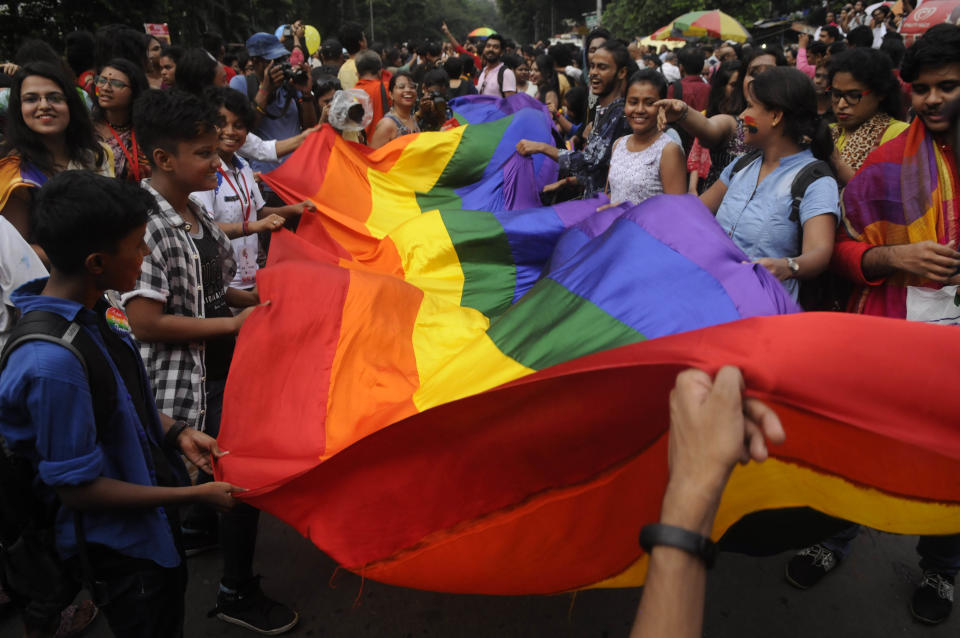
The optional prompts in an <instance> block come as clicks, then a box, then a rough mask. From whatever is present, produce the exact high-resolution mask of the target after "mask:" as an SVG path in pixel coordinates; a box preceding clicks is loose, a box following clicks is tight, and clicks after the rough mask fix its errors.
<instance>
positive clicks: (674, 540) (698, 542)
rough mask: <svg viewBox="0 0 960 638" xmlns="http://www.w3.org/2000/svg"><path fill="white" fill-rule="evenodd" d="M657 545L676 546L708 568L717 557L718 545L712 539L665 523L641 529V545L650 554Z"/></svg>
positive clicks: (645, 526)
mask: <svg viewBox="0 0 960 638" xmlns="http://www.w3.org/2000/svg"><path fill="white" fill-rule="evenodd" d="M656 545H666V546H668V547H675V548H677V549H682V550H683V551H685V552H687V553H689V554H693V555H694V556H696V557H697V558H699V559H700V560H702V561H703V563H704V565H706V567H707V569H709V568H711V567H713V563H714V561H715V560H716V559H717V546H716V545H714V543H713V541H712V540H710V539H709V538H707V537H706V536H701V535H700V534H696V533H694V532H691V531H690V530H686V529H683V528H682V527H674V526H673V525H664V524H663V523H653V524H651V525H644V527H643V529H642V530H640V547H642V548H643V551H645V552H646V553H647V554H649V553H650V552H651V550H652V549H653V548H654V546H656Z"/></svg>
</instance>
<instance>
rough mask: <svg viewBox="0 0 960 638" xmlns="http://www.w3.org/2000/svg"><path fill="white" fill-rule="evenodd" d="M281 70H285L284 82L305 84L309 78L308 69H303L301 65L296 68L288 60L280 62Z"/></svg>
mask: <svg viewBox="0 0 960 638" xmlns="http://www.w3.org/2000/svg"><path fill="white" fill-rule="evenodd" d="M280 70H281V71H283V81H284V82H292V83H293V84H303V83H304V82H306V81H307V79H308V76H307V72H306V71H304V70H303V69H301V68H300V67H299V66H298V67H296V68H294V67H293V66H292V65H291V64H290V63H289V62H286V61H284V62H281V63H280Z"/></svg>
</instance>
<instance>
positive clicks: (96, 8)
mask: <svg viewBox="0 0 960 638" xmlns="http://www.w3.org/2000/svg"><path fill="white" fill-rule="evenodd" d="M371 1H372V4H373V18H374V19H373V24H374V33H373V35H374V36H375V37H376V39H377V40H379V41H381V42H387V43H393V42H403V41H413V40H423V39H427V38H432V39H440V38H441V31H440V25H441V23H442V22H443V21H444V20H446V21H447V24H448V25H449V26H450V28H451V30H453V32H454V33H455V34H465V33H467V32H469V31H471V30H473V29H475V28H476V27H480V26H489V27H492V28H498V27H499V26H500V21H499V19H498V18H499V16H498V15H497V11H496V7H495V5H493V4H492V3H491V2H490V1H489V0H327V1H326V2H316V1H315V0H202V1H201V2H197V1H196V0H152V2H129V1H128V0H9V1H8V2H6V3H5V4H4V3H0V59H9V58H11V57H12V56H13V53H14V52H15V51H16V49H17V47H18V46H19V44H20V43H21V42H22V41H23V40H24V39H25V38H29V37H34V38H40V39H43V40H45V41H47V42H49V43H50V44H51V45H52V46H53V47H54V48H56V49H58V50H61V49H62V45H63V38H64V36H65V35H66V34H67V33H68V32H70V31H73V30H79V29H85V30H88V31H95V30H96V29H97V28H98V27H101V26H104V25H107V24H118V23H119V24H126V25H129V26H130V27H133V28H135V29H137V30H142V29H143V23H145V22H165V23H167V24H168V25H169V27H170V36H171V38H172V40H173V41H174V43H176V44H185V45H187V46H191V45H196V46H199V43H200V34H201V33H204V32H206V31H216V32H218V33H220V34H221V35H222V36H223V37H224V40H225V41H226V42H244V41H245V40H246V39H247V38H248V37H249V36H250V35H251V34H253V33H255V32H257V31H267V32H270V33H273V32H274V30H276V28H277V27H278V26H279V25H281V24H289V23H291V22H293V21H294V20H296V19H298V18H299V19H302V20H303V21H304V22H305V23H306V24H312V25H313V26H315V27H316V28H317V30H319V31H320V34H321V37H323V38H329V37H334V36H335V35H336V33H337V31H338V29H339V28H340V25H341V24H343V23H344V22H347V21H352V22H357V23H359V24H362V25H363V26H364V27H365V28H366V30H367V31H368V33H367V37H368V39H371V40H372V38H370V35H371V34H370V33H369V31H370V26H369V25H370V2H371Z"/></svg>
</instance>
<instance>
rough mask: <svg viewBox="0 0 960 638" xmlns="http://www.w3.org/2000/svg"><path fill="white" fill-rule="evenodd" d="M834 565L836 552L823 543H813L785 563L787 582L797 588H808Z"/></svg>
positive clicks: (817, 581)
mask: <svg viewBox="0 0 960 638" xmlns="http://www.w3.org/2000/svg"><path fill="white" fill-rule="evenodd" d="M836 566H837V556H836V554H834V553H833V552H832V551H830V550H829V549H827V548H826V547H824V546H823V545H814V546H813V547H808V548H806V549H805V550H803V551H801V552H800V553H798V554H797V555H796V556H794V557H793V558H791V559H790V562H789V563H787V569H786V577H787V582H788V583H790V584H791V585H793V586H794V587H796V588H798V589H809V588H811V587H813V586H814V585H816V584H817V583H819V582H820V579H821V578H823V577H824V576H826V575H827V574H828V573H829V572H831V571H832V570H833V568H835V567H836Z"/></svg>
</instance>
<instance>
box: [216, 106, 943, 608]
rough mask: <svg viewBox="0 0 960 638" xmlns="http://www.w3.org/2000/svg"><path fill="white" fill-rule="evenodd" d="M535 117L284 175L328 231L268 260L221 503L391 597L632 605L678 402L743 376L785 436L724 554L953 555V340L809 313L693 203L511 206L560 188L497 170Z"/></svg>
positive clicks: (739, 488) (334, 146) (307, 231)
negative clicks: (933, 549) (689, 384)
mask: <svg viewBox="0 0 960 638" xmlns="http://www.w3.org/2000/svg"><path fill="white" fill-rule="evenodd" d="M511 100H513V102H516V101H517V100H514V99H513V98H511ZM513 102H509V101H508V104H512V103H513ZM491 104H494V105H495V104H496V103H487V104H482V105H481V106H485V107H490V106H491ZM521 106H522V105H521ZM505 110H506V109H505ZM528 111H533V112H534V114H536V113H537V111H535V110H533V109H524V108H517V109H515V110H514V111H513V112H511V113H507V114H506V115H505V116H503V117H500V118H499V119H494V120H493V121H484V122H480V123H475V124H474V123H468V124H466V125H464V126H462V127H459V128H457V129H454V130H452V131H447V132H442V133H424V134H420V135H417V136H408V137H411V138H412V139H404V138H400V139H398V140H396V141H394V142H393V143H391V144H389V145H387V146H385V147H383V148H381V149H378V150H377V151H369V149H363V148H361V147H358V146H355V145H352V144H349V143H346V142H343V141H342V140H341V139H339V137H338V136H336V134H335V133H334V132H333V131H332V130H329V129H328V130H324V131H322V132H321V133H320V134H317V135H315V136H313V137H311V138H310V139H308V141H307V143H306V144H305V145H304V147H303V149H302V150H301V151H298V153H297V154H296V155H295V156H294V157H293V158H291V159H290V160H289V161H288V162H286V163H285V164H284V165H283V167H281V168H280V169H278V170H277V171H275V172H273V173H271V174H269V175H267V176H265V177H266V179H267V180H268V181H269V182H270V183H271V185H272V186H274V188H275V189H276V190H277V191H278V192H280V193H282V194H284V196H285V197H287V198H289V199H291V200H293V199H303V198H309V199H311V200H312V201H313V202H314V203H315V204H316V205H317V208H318V211H319V212H318V213H317V214H316V215H310V216H307V217H305V218H304V219H303V221H302V223H301V227H300V229H299V230H298V232H297V234H296V235H293V234H290V233H286V232H281V233H280V234H277V235H274V238H273V242H272V246H271V254H270V260H269V262H268V266H267V268H266V269H264V270H263V271H262V272H261V273H260V275H259V278H258V284H259V290H260V295H261V298H263V299H269V300H270V301H271V304H270V305H269V306H265V307H262V308H260V309H258V310H257V311H256V312H254V313H253V315H252V316H251V317H250V318H249V319H248V321H247V322H246V324H245V325H244V328H243V331H242V333H241V337H240V340H239V343H238V346H237V350H236V354H235V356H234V361H233V365H232V367H231V373H230V378H229V380H228V384H227V396H226V399H225V401H224V415H223V423H224V425H223V429H222V432H221V438H220V443H221V446H222V447H223V448H224V449H228V450H230V455H228V456H226V457H224V458H223V459H222V460H221V461H220V463H219V467H218V475H219V477H220V478H223V479H224V480H228V481H231V482H233V483H235V484H237V485H240V486H242V487H245V488H248V489H250V492H248V493H246V494H245V498H247V499H249V501H250V502H251V503H252V504H254V505H256V506H257V507H260V508H262V509H264V510H266V511H269V512H271V513H274V514H275V515H277V516H278V517H280V518H282V519H283V520H285V521H287V522H289V523H290V524H291V525H293V526H294V527H296V528H297V529H298V530H300V531H301V533H303V534H305V535H306V536H308V537H309V538H310V539H311V540H312V541H313V542H314V543H315V544H316V545H317V546H318V547H319V548H321V549H322V550H324V551H325V552H327V553H328V554H329V555H330V556H332V557H333V558H334V559H335V560H337V561H338V562H339V563H341V564H342V565H344V566H345V567H347V568H349V569H351V570H354V571H357V572H359V573H361V574H363V575H364V576H366V577H370V578H374V579H377V580H381V581H383V582H388V583H393V584H398V585H404V586H409V587H418V588H423V589H431V590H438V591H450V592H477V593H500V594H521V593H549V592H558V591H566V590H571V589H578V588H583V587H594V586H627V585H636V584H640V583H642V580H643V574H644V571H645V566H646V557H645V556H644V555H643V552H642V550H640V548H639V546H638V544H637V533H638V532H639V529H640V527H642V525H643V524H644V523H647V522H651V521H654V520H656V519H657V518H658V516H659V505H660V499H661V498H662V494H663V488H664V486H665V483H666V478H667V467H666V436H665V435H666V431H667V426H668V413H667V395H668V393H669V390H670V389H671V387H672V386H673V382H674V378H675V376H676V374H677V373H678V372H679V371H680V370H682V369H684V368H686V367H689V366H696V367H700V368H703V369H705V370H707V371H710V372H714V371H715V370H716V369H718V368H719V367H721V366H722V365H725V364H733V365H738V366H740V367H741V368H742V369H743V371H744V375H745V377H746V380H747V385H748V388H749V389H750V393H751V394H753V395H754V396H758V397H760V398H762V399H764V400H766V401H768V402H769V403H771V404H772V405H773V406H774V408H775V409H776V410H777V411H778V413H779V414H780V416H781V418H782V420H783V421H784V424H785V426H786V428H787V435H788V436H787V443H786V444H785V445H784V446H782V447H781V448H779V449H777V450H775V451H774V457H773V458H772V459H770V460H769V461H767V462H766V463H763V464H759V465H758V464H750V465H747V466H743V467H740V468H738V469H737V470H736V471H735V472H734V475H733V477H732V479H731V481H730V484H729V485H728V488H727V490H726V492H725V494H724V499H723V503H722V505H721V508H720V512H719V514H718V517H717V521H716V526H715V530H714V532H715V536H716V537H718V538H719V537H720V536H722V535H723V533H724V532H725V531H727V530H728V529H730V527H731V526H733V525H734V524H735V523H736V522H737V521H738V520H740V519H741V518H743V517H744V516H745V515H748V514H751V513H754V512H761V511H765V510H772V509H778V508H794V507H801V506H810V507H813V508H816V509H818V510H820V511H822V512H825V513H828V514H831V515H836V516H842V517H845V518H848V519H850V520H854V521H857V522H860V523H863V524H866V525H870V526H872V527H875V528H878V529H884V530H888V531H893V532H900V533H932V534H938V533H952V532H960V472H958V471H957V470H958V468H960V430H958V425H957V419H956V416H955V415H956V414H957V409H958V408H960V400H958V399H956V398H953V397H954V396H955V393H953V392H951V391H952V390H953V388H954V386H955V385H956V380H957V378H958V376H957V375H956V373H955V372H953V370H954V368H955V364H954V362H955V361H956V360H957V357H958V356H960V342H958V340H957V339H955V338H952V337H953V333H952V332H948V331H950V330H952V328H950V327H944V326H931V325H925V324H916V323H909V322H906V321H895V320H887V319H878V318H869V317H862V316H852V315H839V314H799V313H796V311H797V308H796V306H795V305H794V304H793V302H792V301H791V300H790V299H789V298H788V297H787V296H786V294H785V292H784V289H783V288H782V286H780V284H779V283H778V282H777V281H776V280H775V279H773V278H772V277H771V276H770V275H769V273H767V271H766V270H765V269H763V268H760V267H757V266H756V265H755V264H752V263H749V262H747V260H746V257H745V255H744V254H743V253H742V252H740V251H739V249H737V248H736V247H735V246H734V245H733V244H732V243H731V242H730V241H729V239H728V238H727V237H726V235H725V234H724V233H723V232H722V230H720V228H719V226H718V225H717V224H716V223H715V222H714V220H713V218H712V216H710V214H709V212H707V211H706V209H705V208H703V207H702V206H701V205H700V204H699V202H698V200H697V199H696V198H694V197H691V196H677V197H672V196H661V197H659V198H655V199H652V200H648V201H647V202H644V203H643V204H642V205H640V206H620V207H614V208H609V209H606V210H604V211H601V212H597V210H596V209H597V208H598V207H599V205H600V204H601V203H605V200H589V201H578V202H568V203H565V204H560V205H556V206H553V207H537V206H533V205H530V204H536V202H534V201H532V200H531V199H523V198H514V199H512V200H510V201H512V204H507V203H506V202H507V201H508V200H509V199H510V198H504V196H503V192H506V191H509V192H512V193H520V192H524V193H528V195H529V194H530V193H533V196H535V194H536V191H537V188H538V187H537V184H538V179H540V178H541V177H543V176H542V170H550V169H549V167H548V168H547V169H543V166H541V167H540V168H537V167H536V166H535V165H533V164H532V163H530V164H527V165H526V168H525V170H524V171H522V172H510V171H508V170H507V169H506V167H507V166H508V165H509V164H510V162H511V161H513V160H512V159H511V158H510V157H509V156H506V155H503V154H501V155H497V153H498V152H499V151H498V150H497V149H503V148H509V147H510V145H511V144H515V143H516V140H517V139H518V138H517V136H518V135H522V136H524V137H528V138H529V137H531V135H533V134H535V133H536V131H533V132H531V130H530V127H529V126H525V127H524V128H523V129H514V130H511V129H510V123H509V122H514V121H516V120H517V119H523V118H525V117H527V116H528V115H529V114H527V115H524V114H525V113H527V112H528ZM518 116H522V117H519V118H518ZM484 117H490V116H489V115H487V116H483V115H481V119H482V118H484ZM465 119H466V121H468V122H470V121H471V120H469V119H468V118H465ZM501 120H508V123H507V125H506V128H502V129H500V130H501V133H500V134H499V135H500V137H497V138H496V139H488V137H487V135H483V136H479V135H477V136H474V135H473V134H472V133H471V130H473V131H476V129H477V128H482V127H487V126H491V125H492V124H497V125H498V126H503V122H502V121H501ZM533 121H535V122H539V124H538V125H539V126H542V127H545V126H547V125H548V124H546V123H543V122H542V120H536V119H535V120H533ZM511 136H513V137H511ZM431 148H436V149H446V150H445V151H444V152H443V153H431V152H429V151H428V150H426V149H431ZM491 149H492V150H491ZM408 152H409V153H410V154H411V155H410V156H409V157H407V156H406V154H407V153H408ZM470 158H473V159H470ZM525 161H529V160H525ZM451 162H453V163H459V164H460V166H462V167H466V166H470V167H472V168H471V169H470V170H469V171H467V170H460V169H458V170H447V169H448V166H449V164H450V163H451ZM527 169H529V170H527ZM395 171H396V172H395ZM334 175H335V176H336V180H335V181H334V182H331V179H332V177H331V176H334ZM538 176H540V177H538ZM549 179H550V178H549V176H546V178H545V179H543V181H547V180H549ZM470 180H474V181H473V182H471V181H470ZM478 183H482V184H485V185H484V187H483V188H482V189H480V188H476V189H474V190H470V187H471V186H472V185H475V184H478ZM480 193H484V194H483V195H482V196H481V195H480ZM471 197H472V199H471ZM388 204H389V205H388ZM468 204H471V206H470V207H472V208H475V210H466V208H468ZM878 343H883V344H886V346H885V347H884V348H877V347H876V344H878ZM814 540H815V539H814Z"/></svg>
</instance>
